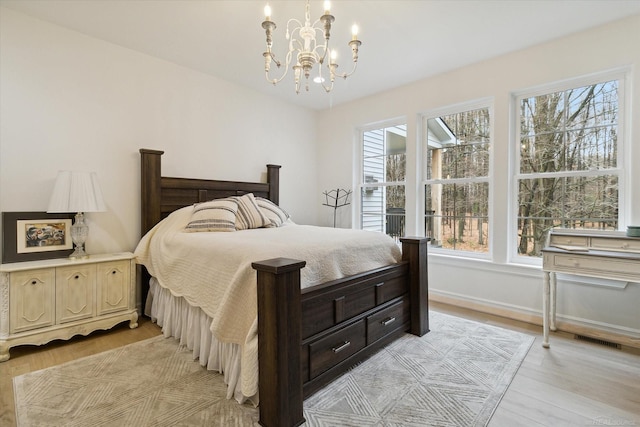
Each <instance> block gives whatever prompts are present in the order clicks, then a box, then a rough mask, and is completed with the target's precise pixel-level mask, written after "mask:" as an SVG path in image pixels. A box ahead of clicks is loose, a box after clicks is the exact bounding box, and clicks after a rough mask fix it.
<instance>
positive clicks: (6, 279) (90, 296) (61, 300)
mask: <svg viewBox="0 0 640 427" xmlns="http://www.w3.org/2000/svg"><path fill="white" fill-rule="evenodd" d="M135 267H136V266H135V259H134V255H133V254H132V253H130V252H122V253H115V254H102V255H91V256H90V257H88V258H86V259H78V260H71V259H68V258H63V259H49V260H42V261H28V262H18V263H12V264H2V265H0V362H4V361H6V360H9V349H10V348H11V347H15V346H18V345H24V344H33V345H42V344H46V343H48V342H49V341H51V340H54V339H65V340H66V339H69V338H71V337H73V336H74V335H87V334H89V333H90V332H93V331H95V330H98V329H109V328H112V327H113V326H115V325H117V324H118V323H121V322H123V321H127V320H128V321H129V327H130V328H132V329H133V328H136V327H137V326H138V312H137V310H136V274H135V272H136V268H135Z"/></svg>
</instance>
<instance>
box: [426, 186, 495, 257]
mask: <svg viewBox="0 0 640 427" xmlns="http://www.w3.org/2000/svg"><path fill="white" fill-rule="evenodd" d="M425 202H426V203H425V230H426V235H427V236H428V237H431V238H432V241H431V245H432V246H438V247H442V248H445V249H455V250H461V251H471V252H488V251H489V242H488V236H489V184H487V183H468V184H432V185H427V186H426V187H425Z"/></svg>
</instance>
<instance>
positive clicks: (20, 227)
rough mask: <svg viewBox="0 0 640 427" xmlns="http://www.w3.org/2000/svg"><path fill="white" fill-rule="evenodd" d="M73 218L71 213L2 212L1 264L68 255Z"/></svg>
mask: <svg viewBox="0 0 640 427" xmlns="http://www.w3.org/2000/svg"><path fill="white" fill-rule="evenodd" d="M74 216H75V214H73V213H47V212H2V263H3V264H6V263H12V262H23V261H37V260H42V259H52V258H64V257H67V256H69V255H71V253H72V252H73V242H72V240H71V225H72V220H73V218H74Z"/></svg>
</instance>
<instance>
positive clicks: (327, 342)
mask: <svg viewBox="0 0 640 427" xmlns="http://www.w3.org/2000/svg"><path fill="white" fill-rule="evenodd" d="M365 338H366V326H365V320H364V319H362V320H360V321H358V322H356V323H354V324H353V325H350V326H347V327H346V328H344V329H341V330H339V331H336V332H334V333H332V334H331V335H329V336H327V337H325V338H322V339H320V340H318V341H316V342H314V343H312V344H310V345H309V358H310V378H315V377H316V376H318V375H320V374H321V373H323V372H324V371H326V370H327V369H329V368H331V367H332V366H334V365H336V364H337V363H339V362H341V361H342V360H344V359H346V358H347V357H349V356H351V355H352V354H354V353H356V352H358V351H359V350H361V349H363V348H364V346H365V341H366V339H365Z"/></svg>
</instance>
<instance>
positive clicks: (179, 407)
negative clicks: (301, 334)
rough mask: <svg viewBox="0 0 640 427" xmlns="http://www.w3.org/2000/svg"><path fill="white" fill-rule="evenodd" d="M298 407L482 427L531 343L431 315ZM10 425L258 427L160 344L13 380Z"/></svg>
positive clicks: (252, 411) (321, 416)
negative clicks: (419, 329) (423, 326)
mask: <svg viewBox="0 0 640 427" xmlns="http://www.w3.org/2000/svg"><path fill="white" fill-rule="evenodd" d="M430 328H431V332H429V333H428V334H427V335H425V336H424V337H421V338H418V337H415V336H413V335H409V334H407V335H404V336H403V337H402V338H400V339H399V340H397V341H396V342H394V343H393V344H391V345H390V346H388V347H387V348H385V349H383V350H381V351H379V352H378V353H376V354H375V355H374V356H372V357H371V358H369V359H368V360H366V361H365V362H363V363H361V364H360V365H358V366H356V367H354V368H353V369H351V370H350V371H349V372H347V373H345V374H344V375H343V376H341V377H340V378H339V379H337V380H336V381H334V382H333V383H331V384H330V385H328V386H327V387H326V388H325V389H323V390H321V391H320V392H318V393H316V394H315V395H313V396H311V397H310V398H309V399H307V400H306V401H305V403H304V416H305V418H306V420H307V422H306V424H305V425H306V426H358V427H360V426H389V427H392V426H403V427H408V426H421V427H423V426H456V427H458V426H484V425H486V424H487V422H488V421H489V420H490V418H491V415H492V414H493V411H494V410H495V408H496V407H497V405H498V403H499V402H500V399H501V398H502V396H503V395H504V393H505V391H506V389H507V387H508V386H509V384H510V382H511V380H512V378H513V376H514V375H515V373H516V371H517V370H518V367H519V366H520V364H521V362H522V360H523V359H524V357H525V356H526V354H527V352H528V351H529V348H530V347H531V344H532V342H533V340H534V338H533V337H532V336H529V335H525V334H521V333H518V332H513V331H509V330H506V329H502V328H497V327H493V326H489V325H485V324H481V323H476V322H472V321H468V320H465V319H460V318H457V317H453V316H449V315H445V314H441V313H437V312H433V311H432V312H431V313H430ZM14 392H15V401H16V419H17V420H18V425H19V426H22V427H31V426H65V427H66V426H87V425H92V426H178V425H179V426H225V427H226V426H257V425H258V424H257V420H258V410H257V409H256V408H253V407H252V406H248V405H239V404H238V403H237V402H235V400H227V399H226V398H225V385H224V383H223V380H222V375H219V374H216V373H213V372H210V371H207V370H206V369H204V368H202V367H201V366H200V364H199V363H197V362H194V361H193V360H192V357H191V352H190V351H188V350H187V349H186V348H185V347H181V346H179V345H178V343H177V342H176V341H175V340H174V339H165V338H163V337H161V336H159V337H155V338H151V339H148V340H145V341H141V342H138V343H135V344H130V345H127V346H125V347H121V348H118V349H115V350H111V351H108V352H104V353H101V354H97V355H94V356H89V357H86V358H83V359H79V360H76V361H73V362H69V363H66V364H63V365H59V366H55V367H52V368H48V369H43V370H41V371H37V372H32V373H28V374H25V375H21V376H19V377H16V378H14Z"/></svg>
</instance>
